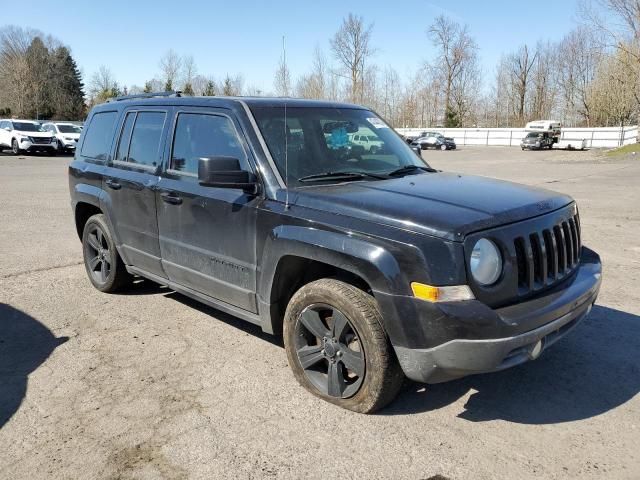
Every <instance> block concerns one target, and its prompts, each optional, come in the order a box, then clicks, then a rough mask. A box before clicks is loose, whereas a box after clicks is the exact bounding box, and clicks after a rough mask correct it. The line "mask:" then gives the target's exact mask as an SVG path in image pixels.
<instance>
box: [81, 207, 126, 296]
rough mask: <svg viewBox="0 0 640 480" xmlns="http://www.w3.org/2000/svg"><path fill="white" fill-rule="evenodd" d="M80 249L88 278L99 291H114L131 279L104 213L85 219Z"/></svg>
mask: <svg viewBox="0 0 640 480" xmlns="http://www.w3.org/2000/svg"><path fill="white" fill-rule="evenodd" d="M82 250H83V254H84V266H85V269H86V270H87V275H88V276H89V280H91V283H92V284H93V286H94V287H96V288H97V289H98V290H100V291H101V292H105V293H111V292H115V291H117V290H119V289H121V288H122V287H124V286H125V285H127V284H128V283H129V282H130V281H131V275H130V274H129V273H128V272H127V269H126V268H125V266H124V263H123V262H122V259H121V258H120V255H119V254H118V251H117V250H116V245H115V242H114V241H113V236H112V235H111V232H110V231H109V226H108V225H107V223H106V221H105V218H104V215H102V214H98V215H94V216H92V217H91V218H89V220H87V223H86V224H85V226H84V230H83V233H82Z"/></svg>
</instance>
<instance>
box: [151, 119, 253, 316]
mask: <svg viewBox="0 0 640 480" xmlns="http://www.w3.org/2000/svg"><path fill="white" fill-rule="evenodd" d="M172 137H173V138H172V139H170V140H169V142H168V144H169V147H168V148H169V149H170V155H169V162H168V165H167V168H166V170H165V171H164V172H163V174H162V179H161V180H160V183H159V184H158V190H157V204H158V228H159V236H160V250H161V253H162V265H163V268H164V270H165V271H166V272H167V275H168V277H169V279H170V280H172V281H174V282H175V283H177V284H180V285H182V286H184V287H188V288H189V289H191V290H194V291H196V292H200V293H204V294H206V295H208V296H211V297H214V298H216V299H218V300H221V301H223V302H225V303H228V304H231V305H234V306H236V307H240V308H242V309H244V310H248V311H250V312H257V306H256V298H255V282H256V245H255V222H256V208H255V207H256V204H257V203H258V201H259V199H258V197H257V196H255V195H252V194H248V193H246V192H244V191H242V190H241V189H231V188H216V187H203V186H201V185H200V184H199V183H198V159H199V158H200V157H213V156H219V155H224V156H231V157H234V158H237V159H238V160H240V165H241V166H242V168H243V169H244V170H248V171H253V168H252V167H251V166H250V164H251V163H252V161H251V160H250V157H249V155H250V154H249V149H248V147H247V145H246V142H245V140H244V137H243V136H242V134H241V133H240V126H239V125H238V123H237V122H236V120H235V119H234V118H233V116H232V114H231V113H230V111H229V110H227V109H214V108H184V109H177V111H176V117H175V120H174V125H173V135H172Z"/></svg>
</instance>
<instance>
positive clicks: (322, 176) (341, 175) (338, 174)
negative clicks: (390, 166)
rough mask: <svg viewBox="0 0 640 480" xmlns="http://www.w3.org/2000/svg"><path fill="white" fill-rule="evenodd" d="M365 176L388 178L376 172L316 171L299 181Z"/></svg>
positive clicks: (380, 178) (354, 178)
mask: <svg viewBox="0 0 640 480" xmlns="http://www.w3.org/2000/svg"><path fill="white" fill-rule="evenodd" d="M363 178H375V179H376V180H384V179H385V178H387V177H386V176H383V175H376V174H374V173H367V172H324V173H316V174H314V175H307V176H306V177H302V178H299V179H298V181H299V182H302V183H305V182H320V181H322V180H336V179H342V180H361V179H363Z"/></svg>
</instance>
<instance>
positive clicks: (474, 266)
mask: <svg viewBox="0 0 640 480" xmlns="http://www.w3.org/2000/svg"><path fill="white" fill-rule="evenodd" d="M469 263H470V267H471V275H473V278H474V280H475V281H476V282H478V283H479V284H480V285H492V284H494V283H496V282H497V281H498V278H500V274H501V273H502V257H501V255H500V251H499V250H498V247H497V246H496V244H495V243H493V242H492V241H491V240H487V239H486V238H481V239H480V240H478V241H477V242H476V244H475V245H474V247H473V251H472V252H471V260H470V262H469Z"/></svg>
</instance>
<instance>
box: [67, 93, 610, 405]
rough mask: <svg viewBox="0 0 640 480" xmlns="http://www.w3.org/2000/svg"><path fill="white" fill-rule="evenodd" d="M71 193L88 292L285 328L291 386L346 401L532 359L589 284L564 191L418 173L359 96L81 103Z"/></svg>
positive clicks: (583, 303) (596, 262)
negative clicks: (179, 299)
mask: <svg viewBox="0 0 640 480" xmlns="http://www.w3.org/2000/svg"><path fill="white" fill-rule="evenodd" d="M358 132H359V133H358ZM357 133H358V134H360V135H368V136H372V137H375V140H376V142H379V144H380V148H379V149H376V151H375V152H373V153H372V152H371V151H366V150H365V149H364V148H363V147H362V146H360V145H352V142H351V138H352V137H353V135H354V134H357ZM442 145H447V143H446V142H443V143H442ZM69 187H70V194H71V207H72V212H73V216H74V221H75V226H76V229H77V232H78V236H79V238H80V239H81V241H82V247H83V255H84V263H85V268H86V271H87V275H88V278H89V280H90V281H91V283H92V284H93V285H94V286H95V287H96V288H97V289H98V290H100V291H102V292H115V291H118V290H122V289H126V288H127V286H128V285H130V282H131V279H132V278H133V276H139V277H144V278H146V279H149V280H151V281H153V282H157V283H159V284H162V285H167V286H168V287H170V288H171V289H173V290H175V291H177V292H179V293H182V294H184V295H186V296H189V297H192V298H194V299H196V300H198V301H200V302H203V303H205V304H208V305H211V306H213V307H215V308H217V309H219V310H221V311H224V312H227V313H230V314H232V315H235V316H237V317H239V318H242V319H244V320H247V321H249V322H251V323H254V324H256V325H259V326H260V327H261V328H262V329H263V330H264V331H265V332H269V333H272V334H276V335H283V337H284V346H285V350H286V355H287V358H288V361H289V365H290V366H291V368H292V370H293V373H294V376H295V378H296V379H297V380H298V382H300V384H301V385H303V386H304V387H305V388H306V389H308V390H309V391H310V392H312V393H313V394H315V395H317V396H319V397H321V398H323V399H325V400H327V401H329V402H332V403H335V404H337V405H339V406H341V407H344V408H347V409H350V410H354V411H357V412H373V411H375V410H377V409H379V408H381V407H383V406H385V405H386V404H387V403H389V402H390V401H392V400H393V398H394V397H395V396H396V394H397V393H398V391H399V389H400V386H401V384H402V382H403V379H404V377H405V376H407V377H409V378H410V379H413V380H416V381H419V382H427V383H433V382H442V381H446V380H451V379H454V378H459V377H462V376H465V375H469V374H473V373H480V372H490V371H495V370H501V369H504V368H508V367H511V366H514V365H518V364H520V363H523V362H526V361H528V360H532V359H535V358H537V357H538V356H539V355H540V354H541V353H542V352H543V351H544V350H545V349H546V348H548V347H550V346H551V345H552V344H554V343H555V342H556V341H557V340H558V339H559V338H561V337H562V336H564V335H565V334H567V333H568V332H569V331H570V330H572V329H573V328H574V327H575V326H576V325H577V324H578V323H579V322H581V321H582V320H583V319H584V318H585V317H586V315H587V314H588V312H589V311H590V309H591V306H592V305H593V303H594V302H595V300H596V297H597V295H598V291H599V288H600V281H601V280H600V275H601V265H600V259H599V257H598V255H597V254H596V253H594V252H593V251H591V250H589V249H588V248H586V247H583V246H582V234H581V229H580V217H579V215H578V207H577V205H576V203H575V201H574V200H573V199H572V198H570V197H568V196H567V195H564V194H560V193H555V192H552V191H549V190H542V189H539V188H534V187H527V186H522V185H517V184H513V183H509V182H503V181H499V180H493V179H489V178H485V177H476V176H471V175H459V174H454V173H447V172H441V171H437V170H434V169H433V168H431V167H430V166H429V165H428V164H427V163H426V162H425V161H424V160H423V159H422V158H420V157H419V156H418V155H416V154H415V152H414V151H412V149H411V148H410V147H409V146H408V145H407V144H406V143H405V142H404V141H403V140H402V139H401V138H400V137H399V136H398V135H397V134H396V133H395V131H394V130H393V129H391V128H389V126H388V125H387V124H386V123H385V122H384V121H383V120H382V119H380V118H379V117H378V116H377V115H376V114H375V113H373V112H371V111H369V110H367V109H366V108H364V107H360V106H357V105H349V104H341V103H334V102H323V101H311V100H295V99H285V98H231V97H229V98H227V97H180V96H178V95H177V94H176V95H167V94H162V95H161V94H158V95H146V96H145V95H140V96H134V97H125V98H122V99H116V100H115V101H111V102H109V103H105V104H101V105H98V106H96V107H94V108H93V110H92V111H91V113H90V114H89V117H88V119H87V122H86V126H85V128H84V129H83V132H82V135H81V137H80V140H79V142H78V146H77V149H76V152H75V158H74V160H73V162H72V163H71V164H70V165H69ZM102 314H103V315H109V314H110V313H109V311H108V310H107V311H104V312H103V313H102ZM168 321H170V320H168ZM234 361H235V360H234ZM268 371H269V370H268V369H265V370H264V372H262V373H258V372H256V381H261V382H264V381H267V382H268V381H269V379H268V378H266V377H264V375H265V374H266V372H268ZM585 374H588V372H585ZM261 375H262V376H261ZM265 401H267V399H265Z"/></svg>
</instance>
